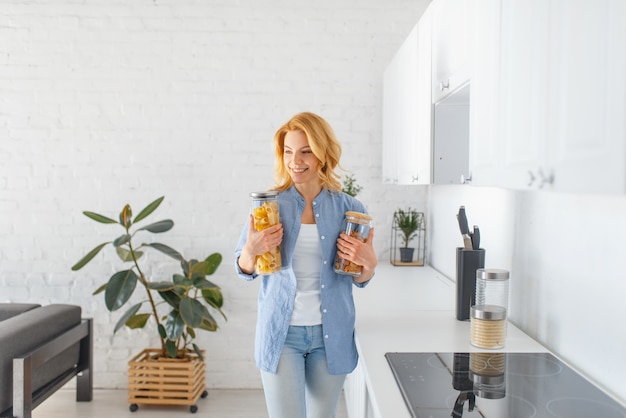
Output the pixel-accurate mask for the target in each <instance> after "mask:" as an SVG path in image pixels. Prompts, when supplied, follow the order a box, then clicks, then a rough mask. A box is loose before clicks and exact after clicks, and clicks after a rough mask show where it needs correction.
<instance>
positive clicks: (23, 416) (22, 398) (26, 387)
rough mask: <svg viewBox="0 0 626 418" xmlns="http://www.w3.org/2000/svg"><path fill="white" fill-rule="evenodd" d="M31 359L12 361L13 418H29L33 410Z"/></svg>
mask: <svg viewBox="0 0 626 418" xmlns="http://www.w3.org/2000/svg"><path fill="white" fill-rule="evenodd" d="M31 369H32V359H31V358H30V357H26V358H16V359H13V416H14V417H15V418H31V414H32V410H33V396H32V386H33V382H32V376H31V373H30V371H31Z"/></svg>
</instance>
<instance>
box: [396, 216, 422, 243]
mask: <svg viewBox="0 0 626 418" xmlns="http://www.w3.org/2000/svg"><path fill="white" fill-rule="evenodd" d="M422 216H423V214H422V213H421V212H418V211H417V210H415V209H411V208H408V209H407V210H403V209H398V210H396V211H395V212H394V214H393V217H394V220H395V223H396V227H397V228H398V229H400V231H402V242H403V243H404V246H403V247H404V248H407V247H408V246H409V242H411V240H412V239H413V238H415V237H416V236H417V230H418V229H419V228H420V226H421V223H422Z"/></svg>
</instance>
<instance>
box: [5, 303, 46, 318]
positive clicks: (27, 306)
mask: <svg viewBox="0 0 626 418" xmlns="http://www.w3.org/2000/svg"><path fill="white" fill-rule="evenodd" d="M40 307H41V305H39V304H36V303H0V322H2V321H4V320H5V319H9V318H13V317H14V316H17V315H19V314H22V313H24V312H26V311H30V310H31V309H35V308H40Z"/></svg>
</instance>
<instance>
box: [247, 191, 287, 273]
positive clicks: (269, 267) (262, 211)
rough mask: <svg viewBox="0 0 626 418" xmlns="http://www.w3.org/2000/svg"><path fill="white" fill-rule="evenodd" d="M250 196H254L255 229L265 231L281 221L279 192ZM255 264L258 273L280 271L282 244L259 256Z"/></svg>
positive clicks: (256, 193) (252, 194) (257, 193)
mask: <svg viewBox="0 0 626 418" xmlns="http://www.w3.org/2000/svg"><path fill="white" fill-rule="evenodd" d="M250 196H251V197H252V216H253V218H254V229H256V230H257V231H263V230H264V229H267V228H269V227H270V226H274V225H276V224H277V223H278V222H279V211H278V201H277V197H278V193H277V192H255V193H250ZM254 264H255V270H256V272H257V274H272V273H276V272H277V271H279V270H280V267H281V258H280V246H277V247H276V248H273V249H271V250H270V251H268V252H266V253H265V254H261V255H259V256H257V257H256V260H255V263H254Z"/></svg>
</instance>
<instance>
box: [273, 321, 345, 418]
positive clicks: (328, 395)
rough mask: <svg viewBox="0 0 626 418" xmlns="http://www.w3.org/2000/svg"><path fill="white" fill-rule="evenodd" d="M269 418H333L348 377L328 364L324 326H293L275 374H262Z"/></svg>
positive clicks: (290, 328)
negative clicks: (334, 373)
mask: <svg viewBox="0 0 626 418" xmlns="http://www.w3.org/2000/svg"><path fill="white" fill-rule="evenodd" d="M261 378H262V379H263V390H264V392H265V402H266V404H267V410H268V412H269V416H270V418H334V417H335V413H336V410H337V404H338V402H339V397H340V395H341V388H342V387H343V382H344V380H345V378H346V375H345V374H342V375H331V374H329V373H328V367H327V365H326V350H325V349H324V337H323V335H322V326H321V325H315V326H290V327H289V331H288V333H287V339H286V341H285V345H284V347H283V351H282V353H281V355H280V361H279V363H278V370H277V371H276V374H272V373H268V372H264V371H261Z"/></svg>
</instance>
